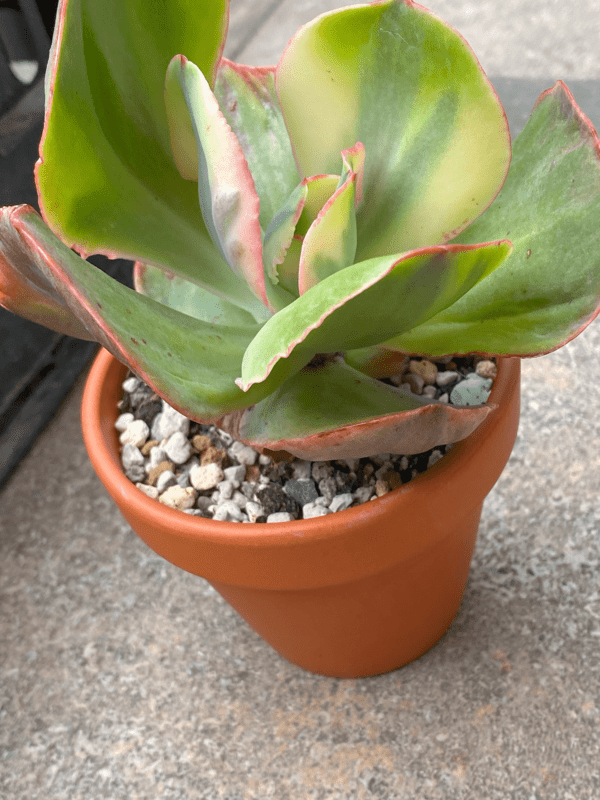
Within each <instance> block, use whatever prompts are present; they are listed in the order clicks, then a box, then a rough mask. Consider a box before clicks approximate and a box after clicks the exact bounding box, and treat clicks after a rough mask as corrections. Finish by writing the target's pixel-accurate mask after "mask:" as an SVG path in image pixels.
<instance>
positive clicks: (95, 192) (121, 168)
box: [36, 0, 256, 306]
mask: <svg viewBox="0 0 600 800" xmlns="http://www.w3.org/2000/svg"><path fill="white" fill-rule="evenodd" d="M227 8H228V0H182V2H180V3H178V9H177V13H167V11H166V9H165V7H164V5H163V4H162V3H148V2H146V0H128V1H127V2H122V0H106V1H105V2H102V3H98V2H97V1H96V0H68V2H65V1H63V2H62V4H61V6H60V10H59V13H58V16H57V25H56V28H55V36H54V42H53V48H52V53H51V58H50V62H49V68H48V72H47V112H46V121H45V127H44V134H43V137H42V144H41V150H40V155H41V160H40V161H39V162H38V164H37V166H36V178H37V183H38V192H39V196H40V204H41V208H42V213H43V215H44V218H45V219H46V221H47V222H48V224H49V225H50V227H51V228H52V230H54V231H55V232H56V233H58V234H59V235H60V236H61V238H62V239H63V241H65V242H66V243H67V244H68V245H69V246H74V247H77V249H78V250H79V252H81V253H83V254H84V255H88V254H90V253H94V252H103V253H106V254H107V255H109V256H111V257H115V256H122V257H124V258H131V259H133V260H137V259H140V260H142V261H144V262H146V263H152V264H155V265H157V266H161V267H163V268H164V269H170V270H172V271H173V272H176V273H178V274H180V275H182V276H184V277H187V278H188V279H190V280H193V281H195V282H196V283H199V284H200V285H202V286H205V287H206V288H208V289H210V290H212V291H215V292H216V293H217V294H220V295H222V296H224V297H227V298H229V299H230V300H232V301H233V302H235V303H237V304H242V305H243V304H247V305H250V306H253V305H255V304H256V301H255V298H254V297H253V295H252V294H251V292H250V291H249V289H248V287H247V286H245V285H244V284H243V283H242V282H241V281H240V280H239V279H238V278H237V277H236V276H235V275H234V274H232V273H231V271H230V270H228V269H226V268H224V264H223V259H222V257H221V255H220V254H219V253H218V251H217V250H216V249H215V247H214V245H213V244H212V242H211V240H210V237H209V236H208V234H207V231H206V228H205V226H204V224H203V222H202V218H201V215H200V213H199V210H198V193H197V187H196V185H195V184H192V183H191V182H189V181H185V180H184V179H183V178H182V177H181V176H180V175H179V173H178V171H177V169H176V167H175V164H174V161H173V156H172V153H171V147H170V142H169V130H168V125H167V118H166V110H165V103H164V81H165V73H166V71H167V66H168V64H169V61H170V60H171V58H172V57H173V55H174V54H176V53H185V54H186V55H187V56H188V57H189V58H191V59H192V60H193V61H194V62H195V63H197V64H198V65H199V66H200V68H201V69H202V70H203V72H204V73H205V74H206V75H207V76H211V79H212V76H213V75H214V72H215V69H216V64H217V62H218V60H219V57H220V54H221V50H222V46H223V41H224V38H225V33H226V27H227Z"/></svg>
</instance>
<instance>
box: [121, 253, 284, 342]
mask: <svg viewBox="0 0 600 800" xmlns="http://www.w3.org/2000/svg"><path fill="white" fill-rule="evenodd" d="M133 283H134V286H135V290H136V291H137V292H140V293H141V294H145V295H146V297H150V298H152V300H156V301H157V302H158V303H163V304H164V305H166V306H169V307H170V308H174V309H175V310H176V311H181V313H182V314H188V315H189V316H190V317H195V318H196V319H201V320H204V321H205V322H212V323H214V324H216V325H230V326H239V325H242V326H246V327H247V326H249V325H254V324H255V323H256V322H265V321H266V320H267V319H268V318H269V317H270V313H269V312H268V311H267V309H266V308H265V307H264V306H261V308H262V309H264V314H263V316H262V317H261V318H260V319H257V318H255V317H254V316H253V315H252V314H250V312H249V311H245V310H244V309H243V308H240V307H239V306H234V305H233V303H229V302H228V301H227V300H225V299H224V298H223V297H219V296H218V295H216V294H211V293H210V292H207V291H206V289H202V287H200V286H197V285H196V284H194V283H190V282H189V281H186V280H185V279H184V278H180V277H179V276H178V275H174V274H173V273H172V272H164V271H163V270H162V269H158V268H157V267H152V266H150V265H149V264H142V263H141V262H140V261H138V262H136V264H135V267H134V270H133Z"/></svg>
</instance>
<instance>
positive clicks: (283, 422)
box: [219, 361, 494, 461]
mask: <svg viewBox="0 0 600 800" xmlns="http://www.w3.org/2000/svg"><path fill="white" fill-rule="evenodd" d="M493 407H494V406H493V405H486V406H472V407H470V408H454V407H452V406H448V405H445V404H443V403H427V404H425V403H424V401H422V400H421V399H420V398H417V397H415V396H414V395H413V396H409V395H407V394H404V393H403V392H400V391H399V390H397V389H395V388H393V387H391V386H388V385H387V384H384V383H381V382H379V381H375V380H373V379H372V378H368V377H367V376H366V375H363V374H361V373H360V372H357V371H356V370H354V369H352V368H351V367H349V366H348V365H346V364H344V363H343V362H342V361H334V362H330V363H328V364H325V365H323V366H321V367H318V368H315V369H313V368H305V369H303V370H302V371H301V372H298V373H297V374H296V375H294V376H293V377H291V378H289V379H288V380H287V381H285V383H283V384H282V385H281V386H280V387H279V388H278V389H277V390H276V391H275V392H274V393H273V394H272V395H270V396H269V397H267V398H265V399H264V400H262V401H261V402H260V403H258V404H257V405H255V406H253V407H252V408H249V409H247V410H246V411H244V412H240V413H236V414H233V415H231V416H230V417H229V418H226V419H225V420H221V422H220V423H219V424H220V425H221V426H225V427H226V428H228V429H229V431H230V432H231V433H232V435H234V436H237V437H239V438H241V439H243V440H244V441H247V442H249V443H250V444H252V445H254V446H255V447H258V448H261V449H262V448H267V449H269V450H284V451H286V452H288V453H291V454H292V455H295V456H298V457H299V458H306V459H310V460H313V461H318V460H327V459H335V458H359V457H362V456H367V455H373V454H374V453H405V454H407V455H408V454H412V453H422V452H424V451H426V450H428V449H429V448H431V447H435V446H436V445H438V444H445V443H450V442H456V441H459V440H460V439H464V438H465V437H466V436H468V435H469V434H470V433H472V431H473V430H475V428H476V427H477V426H478V425H479V424H480V423H481V422H482V421H483V420H484V419H485V418H486V416H487V415H488V414H489V413H490V411H491V410H492V409H493Z"/></svg>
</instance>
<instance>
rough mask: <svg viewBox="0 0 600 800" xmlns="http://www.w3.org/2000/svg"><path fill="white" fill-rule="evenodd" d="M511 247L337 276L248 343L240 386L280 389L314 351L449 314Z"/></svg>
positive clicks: (446, 250)
mask: <svg viewBox="0 0 600 800" xmlns="http://www.w3.org/2000/svg"><path fill="white" fill-rule="evenodd" d="M510 249H511V246H510V242H506V241H501V242H491V243H486V244H480V245H470V246H461V245H440V246H438V247H430V248H423V249H422V250H416V251H413V252H411V253H405V254H404V255H402V256H400V257H398V256H388V257H387V258H374V259H370V260H369V261H363V262H361V263H359V264H353V265H352V266H350V267H346V269H344V270H341V271H340V272H336V273H334V274H333V275H330V276H329V277H328V278H325V279H324V280H322V281H321V282H320V283H318V284H316V285H315V286H313V287H312V289H309V290H308V291H307V292H305V294H303V295H301V296H300V297H299V298H298V299H297V300H295V301H294V302H293V303H291V304H290V305H289V306H286V308H284V309H282V310H281V311H280V312H279V313H278V314H276V315H275V316H274V317H271V319H269V320H268V322H266V323H265V325H264V326H263V328H262V329H261V330H260V331H259V332H258V334H257V335H256V337H255V338H254V339H253V341H252V343H251V344H250V345H249V347H248V349H247V351H246V353H245V355H244V360H243V362H242V377H241V379H240V380H239V382H238V384H239V385H240V386H241V387H242V388H244V389H246V388H248V387H249V386H252V385H253V384H255V383H257V382H260V381H264V380H266V379H267V378H268V384H269V386H273V387H274V386H277V385H278V384H280V383H281V382H282V381H283V380H285V379H286V378H287V377H288V376H289V375H291V374H293V373H294V372H297V371H298V370H299V369H301V368H302V367H303V366H305V365H306V364H308V363H309V361H310V360H311V359H312V358H313V356H314V355H316V354H317V353H335V352H336V351H345V350H352V349H355V348H360V347H368V346H370V345H374V344H379V343H380V342H383V341H385V340H387V339H389V338H391V337H390V334H389V332H390V331H392V330H396V331H398V332H399V331H406V330H410V329H411V328H413V327H415V326H416V325H418V324H419V320H425V319H428V318H429V317H431V316H433V315H434V314H436V313H437V311H438V310H440V309H442V308H446V307H447V306H448V305H450V304H451V303H453V302H454V300H455V299H456V298H458V297H460V296H461V295H462V294H464V293H465V292H467V291H468V290H469V289H470V288H471V287H472V286H474V285H475V284H476V283H477V281H479V280H481V279H482V278H483V277H485V276H486V275H488V274H490V273H491V272H492V271H493V270H495V269H496V268H497V267H498V266H499V265H500V264H501V263H502V261H503V260H504V259H505V258H506V256H507V255H508V253H509V252H510Z"/></svg>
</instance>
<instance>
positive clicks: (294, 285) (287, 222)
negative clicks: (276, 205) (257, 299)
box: [263, 180, 308, 309]
mask: <svg viewBox="0 0 600 800" xmlns="http://www.w3.org/2000/svg"><path fill="white" fill-rule="evenodd" d="M307 194H308V186H307V182H306V180H304V181H302V182H301V183H300V184H299V185H298V186H296V188H295V189H294V191H293V192H292V193H291V194H290V196H289V197H288V198H287V200H286V201H285V203H284V204H283V205H282V207H281V208H280V209H278V211H277V213H276V214H275V216H274V217H273V219H272V220H271V222H270V224H269V226H268V227H267V230H266V231H265V236H264V239H263V267H264V271H265V287H266V291H267V297H268V299H269V304H270V305H271V306H275V307H276V308H278V309H280V308H284V307H285V306H286V305H288V304H289V303H291V302H292V300H293V299H294V297H297V296H298V271H297V269H296V272H295V275H294V274H292V275H290V274H289V273H286V272H285V271H283V272H282V273H281V274H280V270H279V267H280V266H281V265H282V264H283V263H284V262H285V260H286V256H287V253H288V250H289V249H290V245H291V244H292V241H293V239H294V233H295V231H296V225H297V223H298V220H299V219H300V215H301V214H302V209H303V208H304V204H305V203H306V196H307Z"/></svg>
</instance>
